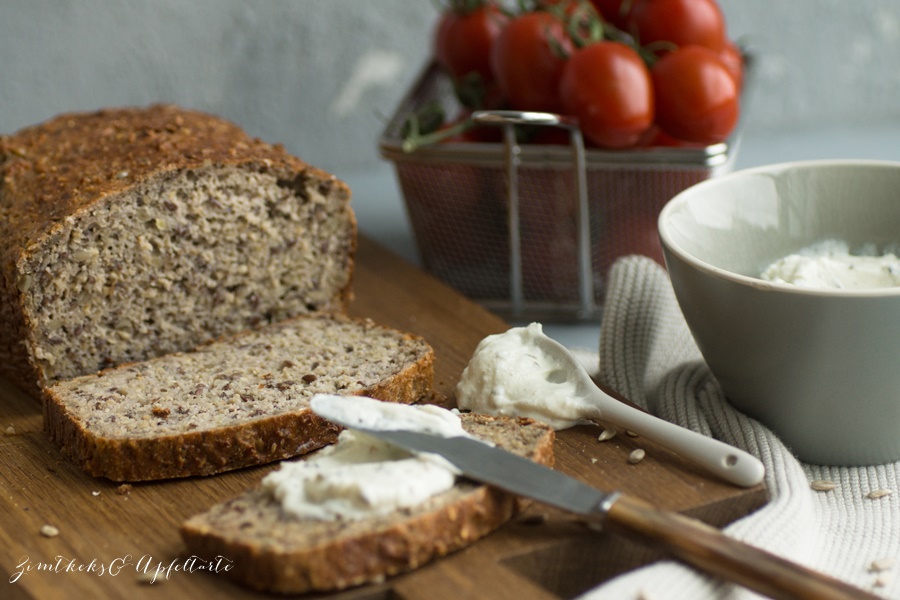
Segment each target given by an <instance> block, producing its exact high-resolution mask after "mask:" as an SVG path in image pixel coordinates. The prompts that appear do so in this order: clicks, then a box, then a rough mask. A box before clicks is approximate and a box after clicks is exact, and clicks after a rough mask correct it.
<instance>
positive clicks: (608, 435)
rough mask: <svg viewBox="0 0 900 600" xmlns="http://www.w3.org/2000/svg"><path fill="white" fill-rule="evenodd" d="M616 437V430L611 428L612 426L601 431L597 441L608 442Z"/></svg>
mask: <svg viewBox="0 0 900 600" xmlns="http://www.w3.org/2000/svg"><path fill="white" fill-rule="evenodd" d="M614 437H616V430H615V429H611V428H606V429H604V430H603V431H602V432H600V435H599V436H597V441H598V442H606V441H608V440H611V439H613V438H614Z"/></svg>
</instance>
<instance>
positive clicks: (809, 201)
mask: <svg viewBox="0 0 900 600" xmlns="http://www.w3.org/2000/svg"><path fill="white" fill-rule="evenodd" d="M659 232H660V239H661V241H662V245H663V252H664V254H665V258H666V266H667V268H668V271H669V275H670V277H671V279H672V285H673V287H674V290H675V294H676V297H677V298H678V302H679V305H680V306H681V309H682V312H683V313H684V316H685V319H686V320H687V323H688V326H689V327H690V329H691V332H692V333H693V335H694V339H695V340H696V342H697V344H698V346H699V348H700V351H701V352H702V354H703V357H704V359H705V360H706V362H707V364H708V365H709V367H710V369H711V370H712V372H713V374H714V375H715V377H716V379H717V380H718V381H719V383H720V384H721V385H722V388H723V390H724V391H725V394H726V396H727V397H728V400H729V401H730V402H731V403H732V404H733V405H734V406H735V407H736V408H738V409H739V410H741V411H742V412H744V413H745V414H747V415H749V416H752V417H755V418H756V419H758V420H759V421H760V422H761V423H763V424H764V425H766V426H768V427H769V428H770V429H772V430H773V431H774V432H775V433H776V434H777V435H778V436H779V437H780V438H781V439H782V440H783V441H784V442H785V443H786V444H787V445H788V446H789V447H790V448H791V449H792V451H793V452H794V454H795V455H796V456H797V457H798V458H800V459H801V460H803V461H805V462H811V463H818V464H830V465H868V464H880V463H886V462H893V461H897V460H900V287H897V288H881V289H876V290H872V289H870V290H836V289H822V290H819V289H816V290H812V289H808V288H801V287H797V286H793V285H790V284H784V283H770V282H767V281H764V280H762V279H761V278H760V277H759V274H760V273H761V271H762V269H764V268H765V267H766V266H767V265H769V264H770V263H772V262H773V261H775V260H776V259H778V258H781V257H783V256H785V255H788V254H791V253H793V252H796V251H797V250H799V249H801V248H804V247H806V246H809V245H811V244H813V243H815V242H818V241H821V240H824V239H840V240H844V241H846V242H848V243H849V244H850V245H851V247H853V246H855V245H860V244H864V243H875V244H891V243H894V244H896V243H900V163H893V162H879V161H810V162H796V163H786V164H779V165H771V166H766V167H761V168H755V169H748V170H745V171H738V172H735V173H732V174H730V175H725V176H722V177H718V178H715V179H711V180H709V181H705V182H703V183H700V184H697V185H695V186H693V187H691V188H689V189H687V190H685V191H684V192H682V193H680V194H679V195H677V196H676V197H675V198H673V199H672V200H671V201H670V202H669V203H668V204H667V205H666V206H665V208H664V209H663V211H662V212H661V214H660V218H659Z"/></svg>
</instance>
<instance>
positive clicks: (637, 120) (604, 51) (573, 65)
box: [559, 41, 654, 148]
mask: <svg viewBox="0 0 900 600" xmlns="http://www.w3.org/2000/svg"><path fill="white" fill-rule="evenodd" d="M559 93H560V96H561V98H562V101H563V105H564V107H565V109H566V112H567V113H568V114H571V115H573V116H575V117H576V118H578V121H579V123H580V125H581V131H582V133H583V134H584V136H585V137H586V138H587V139H588V140H589V141H591V142H593V143H595V144H597V145H598V146H601V147H605V148H626V147H629V146H633V145H635V144H636V143H637V142H638V140H640V139H641V136H642V135H643V133H644V132H645V131H646V130H647V129H649V128H650V126H651V125H652V124H653V111H654V108H653V84H652V82H651V79H650V72H649V70H648V69H647V66H646V65H645V64H644V61H643V60H641V57H640V56H639V55H638V53H637V52H636V51H635V50H633V49H632V48H630V47H628V46H626V45H625V44H622V43H619V42H609V41H604V42H598V43H595V44H591V45H589V46H585V47H584V48H581V49H579V50H577V51H576V52H575V53H574V54H572V56H571V58H569V61H568V62H567V63H566V67H565V69H564V70H563V76H562V80H561V81H560V88H559Z"/></svg>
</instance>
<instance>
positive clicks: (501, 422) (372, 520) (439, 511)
mask: <svg viewBox="0 0 900 600" xmlns="http://www.w3.org/2000/svg"><path fill="white" fill-rule="evenodd" d="M461 418H462V425H463V427H464V428H465V429H466V430H467V431H468V432H469V433H470V434H472V435H474V436H476V437H479V438H482V439H485V440H489V441H491V442H493V443H495V444H497V445H498V446H501V447H503V448H506V449H508V450H510V451H512V452H516V453H518V454H520V455H523V456H527V457H529V458H531V459H532V460H535V461H537V462H541V463H544V464H548V465H550V464H552V463H553V440H554V432H553V430H552V429H551V428H550V427H548V426H547V425H545V424H543V423H540V422H538V421H532V420H530V419H512V418H509V417H490V416H485V415H475V414H463V415H461ZM521 507H522V502H521V500H519V499H517V498H515V497H514V496H512V495H510V494H507V493H505V492H501V491H499V490H497V489H495V488H492V487H489V486H486V485H482V484H477V483H474V482H471V481H469V480H465V479H459V480H458V481H457V483H456V485H455V486H454V487H453V488H452V489H450V490H449V491H447V492H444V493H442V494H440V495H438V496H434V497H432V498H430V499H429V500H427V501H425V502H424V503H422V504H420V505H417V506H415V507H412V508H407V509H403V510H400V511H397V512H394V513H391V514H388V515H383V516H374V517H368V518H365V519H362V520H352V521H320V520H313V519H309V518H299V517H296V516H292V515H291V514H289V513H286V512H285V511H284V510H283V509H282V507H281V504H280V503H279V502H278V501H277V500H275V499H274V498H273V497H272V495H271V493H270V492H267V491H266V490H264V489H263V488H262V487H256V488H254V489H251V490H249V491H247V492H245V493H244V494H242V495H240V496H238V497H236V498H234V499H232V500H229V501H227V502H224V503H222V504H219V505H216V506H214V507H212V508H211V509H209V510H208V511H207V512H205V513H202V514H199V515H197V516H194V517H192V518H191V519H189V520H188V521H187V522H185V523H184V524H183V526H182V528H181V536H182V538H183V540H184V542H185V544H186V545H187V549H188V551H189V552H191V553H194V554H196V555H198V556H225V557H228V559H229V560H231V561H232V562H231V565H230V566H231V569H230V570H229V571H227V573H225V574H226V575H227V576H229V577H231V578H232V579H234V580H235V581H237V582H239V583H241V584H243V585H246V586H249V587H252V588H255V589H258V590H264V591H272V592H281V593H303V592H309V591H314V590H319V591H328V590H339V589H343V588H347V587H350V586H355V585H361V584H365V583H372V582H378V581H382V580H383V579H384V578H385V577H388V576H391V575H396V574H398V573H402V572H405V571H409V570H411V569H415V568H417V567H420V566H422V565H424V564H425V563H427V562H429V561H431V560H433V559H435V558H438V557H441V556H444V555H446V554H448V553H450V552H452V551H454V550H458V549H460V548H462V547H464V546H466V545H468V544H470V543H472V542H474V541H475V540H477V539H479V538H481V537H483V536H484V535H486V534H488V533H490V532H491V531H493V530H494V529H496V528H497V527H499V526H500V525H501V524H503V523H504V522H505V521H507V520H508V519H509V518H510V517H512V516H513V515H514V514H515V513H516V512H517V511H518V510H519V509H520V508H521Z"/></svg>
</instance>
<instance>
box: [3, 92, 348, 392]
mask: <svg viewBox="0 0 900 600" xmlns="http://www.w3.org/2000/svg"><path fill="white" fill-rule="evenodd" d="M349 202H350V190H349V189H348V188H347V186H346V185H345V184H344V183H342V182H340V181H338V180H337V179H335V178H334V177H333V176H332V175H330V174H328V173H325V172H324V171H321V170H319V169H316V168H314V167H311V166H310V165H307V164H306V163H304V162H302V161H301V160H299V159H297V158H295V157H293V156H291V155H289V154H288V153H287V152H285V150H284V148H282V147H281V146H278V145H270V144H267V143H265V142H262V141H260V140H257V139H253V138H250V137H249V136H247V135H246V134H245V133H244V132H243V131H242V130H241V129H240V128H238V127H237V126H236V125H234V124H231V123H229V122H227V121H224V120H222V119H219V118H216V117H213V116H210V115H206V114H203V113H199V112H195V111H189V110H184V109H180V108H177V107H174V106H160V105H157V106H151V107H147V108H123V109H114V110H103V111H99V112H92V113H78V114H67V115H61V116H59V117H57V118H54V119H52V120H50V121H48V122H46V123H43V124H40V125H37V126H34V127H30V128H27V129H24V130H22V131H20V132H18V133H16V134H14V135H11V136H5V137H0V323H2V325H3V326H2V327H0V373H2V374H3V375H5V376H6V377H7V378H8V379H10V380H11V381H13V382H15V383H16V384H17V385H19V386H20V387H21V388H22V389H23V390H25V391H26V392H27V393H29V394H32V395H34V396H36V397H39V396H40V389H41V388H42V387H46V386H49V385H50V384H52V383H54V382H56V381H59V380H61V379H67V378H71V377H75V376H78V375H84V374H87V373H92V372H95V371H97V370H99V369H101V368H106V367H109V366H112V365H116V364H120V363H123V362H130V361H137V360H144V359H146V358H149V357H151V356H158V355H162V354H166V353H169V352H178V351H185V350H189V349H191V348H193V347H194V346H197V345H198V344H201V343H203V342H206V341H209V340H211V339H216V338H218V337H220V336H222V335H226V334H228V333H235V332H238V331H241V330H243V329H247V328H249V327H255V326H259V325H262V324H264V323H266V322H274V321H278V320H281V319H284V318H288V317H292V316H296V315H299V314H305V313H310V312H314V311H339V310H341V309H343V308H344V307H345V304H346V302H347V300H348V298H349V295H350V282H351V275H352V273H351V271H352V264H353V253H354V250H355V247H356V221H355V218H354V215H353V212H352V210H351V208H350V204H349Z"/></svg>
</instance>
